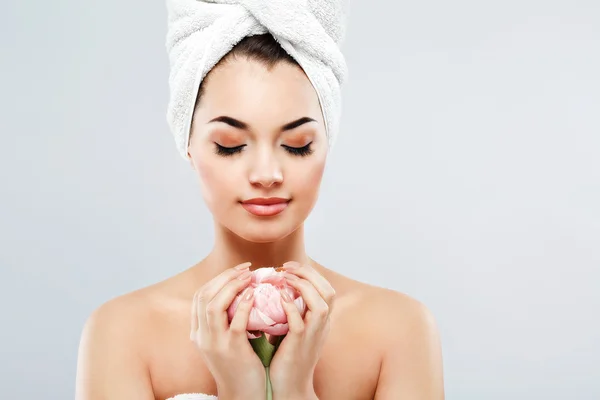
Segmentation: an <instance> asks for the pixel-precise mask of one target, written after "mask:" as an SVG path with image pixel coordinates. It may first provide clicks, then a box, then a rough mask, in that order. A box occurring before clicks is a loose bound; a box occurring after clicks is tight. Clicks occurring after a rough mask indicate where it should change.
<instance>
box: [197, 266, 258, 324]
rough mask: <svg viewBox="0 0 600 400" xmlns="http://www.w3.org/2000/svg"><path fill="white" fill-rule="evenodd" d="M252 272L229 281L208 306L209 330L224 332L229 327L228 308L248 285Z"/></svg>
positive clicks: (207, 320) (207, 319)
mask: <svg viewBox="0 0 600 400" xmlns="http://www.w3.org/2000/svg"><path fill="white" fill-rule="evenodd" d="M251 277H252V272H250V271H246V272H244V273H243V274H241V275H240V276H238V277H237V279H232V280H231V281H229V282H228V283H227V284H226V285H225V286H224V287H223V288H222V289H221V290H220V291H219V293H217V294H216V296H215V297H213V299H212V300H211V301H210V302H209V303H208V305H207V306H206V322H207V323H208V326H209V330H210V331H211V332H213V331H214V333H222V332H225V331H226V330H227V328H228V327H229V318H228V316H227V310H228V309H229V307H230V306H231V304H232V303H233V302H234V300H235V298H236V297H237V296H238V295H239V294H240V292H241V291H242V290H243V289H244V288H246V287H248V285H249V284H250V278H251Z"/></svg>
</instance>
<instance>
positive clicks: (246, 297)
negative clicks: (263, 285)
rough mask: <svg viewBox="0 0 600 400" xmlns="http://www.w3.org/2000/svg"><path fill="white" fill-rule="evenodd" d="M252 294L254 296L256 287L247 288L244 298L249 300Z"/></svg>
mask: <svg viewBox="0 0 600 400" xmlns="http://www.w3.org/2000/svg"><path fill="white" fill-rule="evenodd" d="M252 296H254V289H253V288H247V289H246V291H245V292H244V296H243V299H244V300H245V301H248V300H250V299H251V298H252Z"/></svg>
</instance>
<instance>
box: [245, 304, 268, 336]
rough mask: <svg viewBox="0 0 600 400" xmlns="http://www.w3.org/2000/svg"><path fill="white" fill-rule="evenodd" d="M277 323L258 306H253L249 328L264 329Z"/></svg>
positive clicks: (250, 329) (252, 329)
mask: <svg viewBox="0 0 600 400" xmlns="http://www.w3.org/2000/svg"><path fill="white" fill-rule="evenodd" d="M273 325H275V321H273V320H272V319H271V318H269V317H268V316H267V315H266V314H264V313H263V312H262V311H260V310H259V309H258V308H255V307H252V310H250V318H249V319H248V326H247V328H246V329H247V330H249V331H264V330H265V329H267V328H270V327H271V326H273Z"/></svg>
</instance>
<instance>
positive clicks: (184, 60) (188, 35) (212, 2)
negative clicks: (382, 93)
mask: <svg viewBox="0 0 600 400" xmlns="http://www.w3.org/2000/svg"><path fill="white" fill-rule="evenodd" d="M166 1H167V14H168V32H167V40H166V47H167V51H168V55H169V63H170V68H171V70H170V74H169V88H170V100H169V105H168V110H167V121H168V123H169V127H170V129H171V131H172V133H173V135H174V137H175V142H176V145H177V149H178V150H179V152H180V153H181V155H182V156H183V157H184V158H185V159H188V155H187V147H188V141H189V132H190V126H191V122H192V114H193V111H194V110H193V108H194V105H195V102H196V96H197V94H198V88H199V85H200V83H201V82H202V80H203V79H204V77H205V76H206V74H207V73H208V72H209V71H210V69H211V68H212V67H214V66H215V64H216V63H217V62H218V61H219V60H220V59H221V58H223V56H225V55H226V54H227V53H228V52H229V50H231V48H232V47H233V46H234V45H235V44H237V43H238V42H239V41H241V40H242V39H243V38H244V37H246V36H252V35H257V34H262V33H267V32H270V33H271V34H272V35H273V36H274V37H275V39H276V40H277V41H278V42H279V44H280V45H281V46H282V47H283V49H284V50H286V51H287V52H288V53H289V54H290V55H291V56H292V57H293V58H294V59H295V60H296V61H297V62H298V63H299V64H300V66H301V67H302V69H303V70H304V72H305V73H306V75H307V76H308V78H309V80H310V81H311V83H312V85H313V87H314V88H315V91H316V92H317V95H318V98H319V101H320V104H321V111H322V113H323V118H324V121H325V128H326V132H327V138H328V143H329V148H330V149H331V146H332V145H333V143H334V140H335V137H336V135H337V132H338V129H339V119H340V114H341V85H342V83H343V82H344V81H345V79H346V76H347V73H348V72H347V66H346V61H345V59H344V56H343V54H342V52H341V50H340V46H341V43H342V40H343V38H344V35H345V21H346V12H347V10H346V6H345V4H344V3H345V2H346V1H348V0H166Z"/></svg>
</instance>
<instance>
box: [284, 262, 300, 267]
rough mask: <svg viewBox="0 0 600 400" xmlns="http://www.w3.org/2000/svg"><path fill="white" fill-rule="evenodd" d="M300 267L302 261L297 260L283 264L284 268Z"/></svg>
mask: <svg viewBox="0 0 600 400" xmlns="http://www.w3.org/2000/svg"><path fill="white" fill-rule="evenodd" d="M298 267H300V263H299V262H296V261H288V262H286V263H284V264H283V268H284V269H295V268H298Z"/></svg>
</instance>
